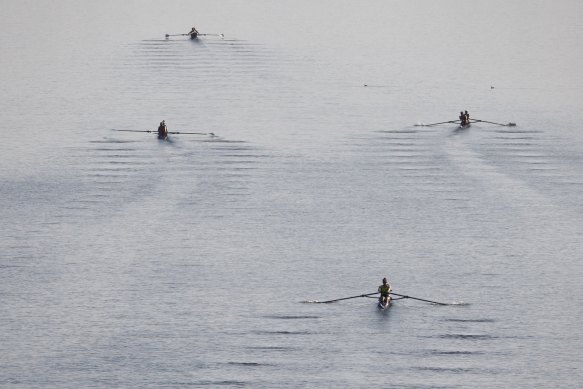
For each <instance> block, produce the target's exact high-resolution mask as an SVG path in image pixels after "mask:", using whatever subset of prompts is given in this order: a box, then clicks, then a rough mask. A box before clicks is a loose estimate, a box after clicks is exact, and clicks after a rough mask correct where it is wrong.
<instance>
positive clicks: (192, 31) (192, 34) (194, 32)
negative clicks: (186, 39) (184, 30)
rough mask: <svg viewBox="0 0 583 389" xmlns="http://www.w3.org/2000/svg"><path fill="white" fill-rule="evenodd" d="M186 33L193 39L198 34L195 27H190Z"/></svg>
mask: <svg viewBox="0 0 583 389" xmlns="http://www.w3.org/2000/svg"><path fill="white" fill-rule="evenodd" d="M188 34H189V35H190V39H195V38H196V37H197V36H198V30H197V29H196V27H192V30H190V32H189V33H188Z"/></svg>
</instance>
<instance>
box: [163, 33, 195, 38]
mask: <svg viewBox="0 0 583 389" xmlns="http://www.w3.org/2000/svg"><path fill="white" fill-rule="evenodd" d="M187 35H190V34H166V38H168V37H171V36H187Z"/></svg>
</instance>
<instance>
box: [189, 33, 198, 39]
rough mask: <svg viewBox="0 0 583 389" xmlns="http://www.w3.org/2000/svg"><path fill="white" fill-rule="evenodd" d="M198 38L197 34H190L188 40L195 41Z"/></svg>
mask: <svg viewBox="0 0 583 389" xmlns="http://www.w3.org/2000/svg"><path fill="white" fill-rule="evenodd" d="M196 38H198V33H196V32H193V33H192V34H190V39H196Z"/></svg>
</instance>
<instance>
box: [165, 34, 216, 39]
mask: <svg viewBox="0 0 583 389" xmlns="http://www.w3.org/2000/svg"><path fill="white" fill-rule="evenodd" d="M190 35H191V34H166V35H165V36H166V38H169V37H171V36H190ZM197 36H218V37H221V38H224V37H225V35H223V34H197Z"/></svg>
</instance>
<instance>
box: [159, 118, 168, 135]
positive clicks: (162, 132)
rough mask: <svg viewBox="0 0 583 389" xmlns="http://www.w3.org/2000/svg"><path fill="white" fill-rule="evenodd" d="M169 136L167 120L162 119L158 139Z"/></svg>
mask: <svg viewBox="0 0 583 389" xmlns="http://www.w3.org/2000/svg"><path fill="white" fill-rule="evenodd" d="M166 138H168V127H166V122H165V121H164V120H162V121H161V122H160V125H159V126H158V139H166Z"/></svg>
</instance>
